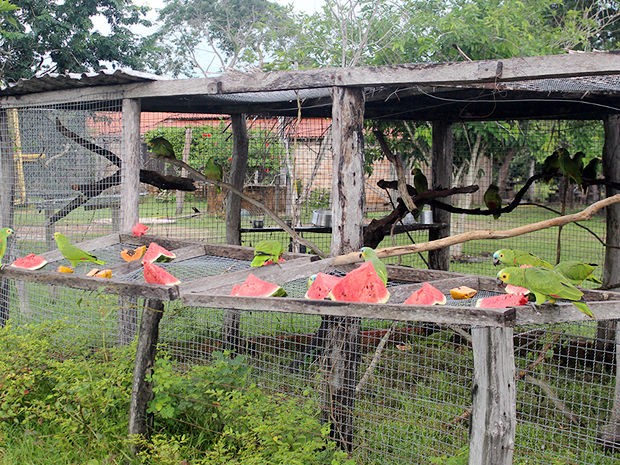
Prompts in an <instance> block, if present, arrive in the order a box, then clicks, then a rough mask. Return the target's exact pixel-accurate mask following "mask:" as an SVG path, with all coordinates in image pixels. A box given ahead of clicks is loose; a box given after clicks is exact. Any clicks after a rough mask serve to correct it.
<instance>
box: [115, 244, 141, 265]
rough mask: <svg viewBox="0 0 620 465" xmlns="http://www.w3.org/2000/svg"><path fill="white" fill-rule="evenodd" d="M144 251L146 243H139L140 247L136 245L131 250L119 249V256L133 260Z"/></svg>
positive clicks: (128, 260)
mask: <svg viewBox="0 0 620 465" xmlns="http://www.w3.org/2000/svg"><path fill="white" fill-rule="evenodd" d="M145 252H146V245H141V246H140V247H136V248H135V249H133V250H129V249H123V250H122V251H121V258H122V259H123V260H125V261H126V262H133V261H136V260H140V259H141V258H142V256H143V255H144V253H145Z"/></svg>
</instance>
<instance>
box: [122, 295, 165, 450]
mask: <svg viewBox="0 0 620 465" xmlns="http://www.w3.org/2000/svg"><path fill="white" fill-rule="evenodd" d="M163 314H164V304H163V302H162V301H161V300H157V299H148V300H147V303H146V306H145V309H144V312H143V313H142V320H141V322H140V332H139V335H138V347H137V349H136V362H135V365H134V370H133V383H132V387H131V404H130V407H129V434H130V435H141V436H143V437H148V435H149V434H150V426H151V418H150V417H149V415H148V414H147V412H146V410H147V408H148V403H149V401H150V400H151V399H152V397H153V386H152V385H151V383H149V382H148V381H147V380H146V378H147V376H148V375H150V374H151V373H152V372H153V367H154V365H155V355H156V353H157V340H158V339H159V322H160V321H161V318H162V316H163ZM134 452H137V450H134Z"/></svg>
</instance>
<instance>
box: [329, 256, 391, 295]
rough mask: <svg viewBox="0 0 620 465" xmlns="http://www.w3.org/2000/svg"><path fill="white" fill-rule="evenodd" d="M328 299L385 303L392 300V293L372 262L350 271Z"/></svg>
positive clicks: (333, 289)
mask: <svg viewBox="0 0 620 465" xmlns="http://www.w3.org/2000/svg"><path fill="white" fill-rule="evenodd" d="M328 297H329V298H330V299H332V300H337V301H339V302H366V303H385V302H387V301H388V299H389V298H390V292H389V291H388V290H387V287H385V284H383V281H382V280H381V278H380V277H379V275H377V272H376V271H375V268H374V266H373V264H372V262H365V263H362V264H361V265H360V266H359V267H358V268H355V269H354V270H352V271H349V272H348V273H347V274H346V275H345V276H344V277H343V278H342V279H341V280H340V282H338V283H337V284H336V285H335V286H334V287H333V288H332V290H331V291H330V292H329V294H328Z"/></svg>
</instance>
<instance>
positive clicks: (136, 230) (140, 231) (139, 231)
mask: <svg viewBox="0 0 620 465" xmlns="http://www.w3.org/2000/svg"><path fill="white" fill-rule="evenodd" d="M148 230H149V227H148V226H147V225H145V224H142V223H136V224H135V225H134V226H133V228H131V234H132V235H133V236H134V237H140V236H144V235H145V234H146V232H147V231H148Z"/></svg>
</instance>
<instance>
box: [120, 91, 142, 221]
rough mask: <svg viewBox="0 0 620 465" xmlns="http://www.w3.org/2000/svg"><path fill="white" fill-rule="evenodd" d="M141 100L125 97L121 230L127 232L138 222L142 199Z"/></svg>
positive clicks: (123, 110) (123, 112) (123, 111)
mask: <svg viewBox="0 0 620 465" xmlns="http://www.w3.org/2000/svg"><path fill="white" fill-rule="evenodd" d="M140 108H141V106H140V100H138V99H123V107H122V131H123V132H122V139H121V154H122V155H121V157H122V166H121V207H120V215H121V217H120V224H119V230H120V231H122V232H125V233H128V232H130V231H131V228H132V227H133V226H134V225H135V224H136V223H137V222H138V204H139V201H140V169H141V168H142V157H141V155H142V150H141V143H140Z"/></svg>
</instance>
